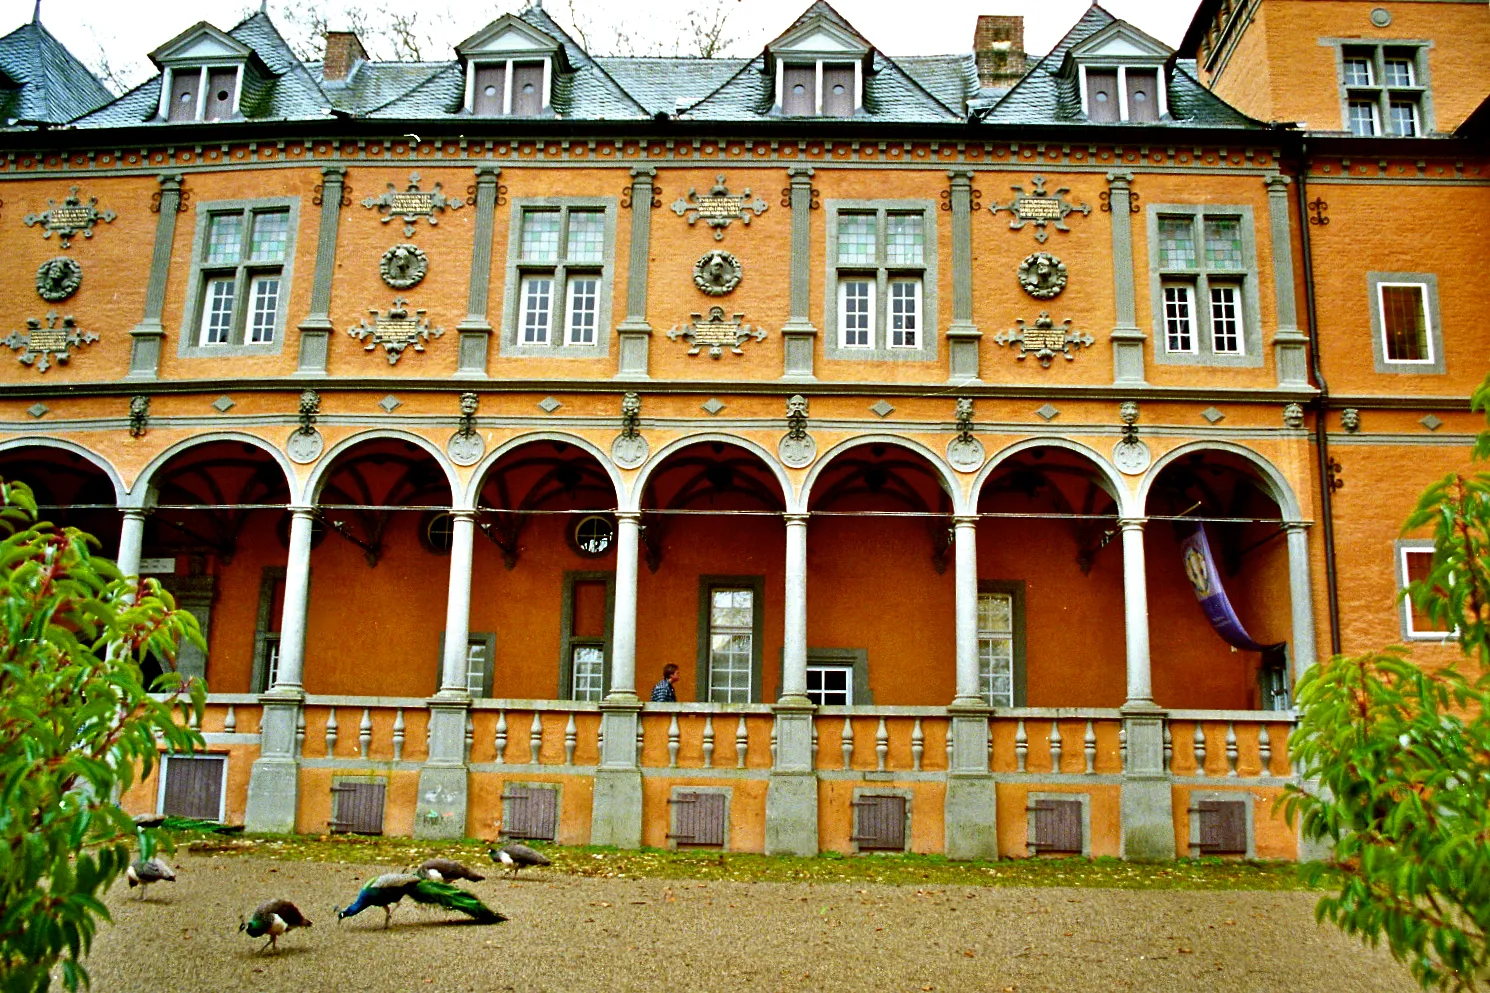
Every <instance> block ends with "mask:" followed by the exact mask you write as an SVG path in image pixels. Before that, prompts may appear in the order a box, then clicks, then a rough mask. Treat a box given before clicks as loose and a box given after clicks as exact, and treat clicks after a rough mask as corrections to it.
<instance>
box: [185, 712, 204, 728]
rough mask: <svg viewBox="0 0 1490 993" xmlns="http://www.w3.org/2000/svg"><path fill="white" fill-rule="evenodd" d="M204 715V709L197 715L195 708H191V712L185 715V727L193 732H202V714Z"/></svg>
mask: <svg viewBox="0 0 1490 993" xmlns="http://www.w3.org/2000/svg"><path fill="white" fill-rule="evenodd" d="M205 713H206V709H205V708H204V709H203V710H202V712H201V713H198V712H197V708H195V707H192V708H191V710H190V711H189V712H188V713H187V715H186V726H187V727H189V728H191V729H192V730H194V731H200V730H202V714H205Z"/></svg>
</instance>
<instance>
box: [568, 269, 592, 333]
mask: <svg viewBox="0 0 1490 993" xmlns="http://www.w3.org/2000/svg"><path fill="white" fill-rule="evenodd" d="M585 282H588V283H593V284H594V289H593V290H592V291H591V292H590V293H589V294H587V295H588V297H589V306H588V307H586V308H584V309H581V308H580V307H579V306H577V305H576V303H575V297H576V296H577V295H578V293H577V291H578V288H579V285H580V284H581V283H585ZM567 283H568V285H567V286H566V288H565V294H564V296H565V300H564V343H565V344H566V345H593V344H595V342H596V341H597V340H598V339H599V337H600V274H599V273H598V272H594V273H592V272H576V273H570V274H569V276H568V279H567ZM581 315H585V316H587V317H588V319H589V320H588V327H587V328H586V330H588V332H589V337H588V338H583V337H580V336H579V335H578V334H577V333H576V332H577V331H579V330H580V328H579V327H578V326H577V324H576V322H575V318H577V317H579V316H581Z"/></svg>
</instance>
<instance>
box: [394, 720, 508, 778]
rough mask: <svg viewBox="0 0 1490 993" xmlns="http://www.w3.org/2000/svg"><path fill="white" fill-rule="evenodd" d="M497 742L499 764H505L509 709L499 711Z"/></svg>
mask: <svg viewBox="0 0 1490 993" xmlns="http://www.w3.org/2000/svg"><path fill="white" fill-rule="evenodd" d="M400 713H402V711H400ZM495 744H496V746H497V765H505V764H506V762H507V711H505V710H499V711H497V734H496V740H495Z"/></svg>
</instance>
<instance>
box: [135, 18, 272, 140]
mask: <svg viewBox="0 0 1490 993" xmlns="http://www.w3.org/2000/svg"><path fill="white" fill-rule="evenodd" d="M150 60H151V61H152V62H154V63H155V64H156V65H157V66H159V67H160V70H161V81H160V107H159V110H158V113H159V116H160V118H161V119H162V120H166V121H178V122H185V121H227V120H234V119H236V118H240V117H242V116H243V112H242V109H241V103H242V99H243V87H244V81H245V76H246V74H248V73H254V74H255V75H257V76H259V77H260V78H262V79H267V78H270V77H272V76H273V75H274V73H272V72H271V71H270V70H269V68H268V66H266V65H265V64H264V62H263V60H262V59H260V58H259V57H258V56H257V55H256V54H255V53H254V50H253V49H252V48H250V47H249V46H247V45H245V44H243V43H242V42H241V41H239V40H238V39H236V38H234V37H232V36H231V35H229V34H227V33H226V32H223V31H220V30H218V29H217V28H215V27H213V26H212V25H211V24H208V23H207V22H206V21H199V22H198V23H196V24H194V25H192V26H191V27H189V28H187V29H186V30H185V31H183V32H181V33H180V34H178V35H177V36H176V37H174V38H172V39H171V40H170V41H168V42H166V43H165V44H164V45H161V46H160V47H159V48H157V49H156V50H155V51H153V52H151V53H150Z"/></svg>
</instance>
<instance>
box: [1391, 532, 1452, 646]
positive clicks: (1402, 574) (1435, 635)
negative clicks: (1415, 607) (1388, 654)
mask: <svg viewBox="0 0 1490 993" xmlns="http://www.w3.org/2000/svg"><path fill="white" fill-rule="evenodd" d="M1433 548H1434V546H1433V540H1432V539H1431V538H1399V539H1398V540H1396V541H1394V542H1392V560H1393V571H1394V573H1395V575H1396V579H1397V620H1398V623H1399V624H1400V625H1401V628H1402V640H1403V641H1427V642H1433V643H1436V644H1440V645H1441V644H1446V643H1448V642H1451V641H1453V640H1454V639H1455V638H1457V637H1458V632H1457V631H1415V630H1413V627H1412V601H1411V600H1409V599H1408V598H1407V584H1408V582H1409V581H1410V580H1409V579H1408V572H1407V553H1408V552H1432V551H1433Z"/></svg>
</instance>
